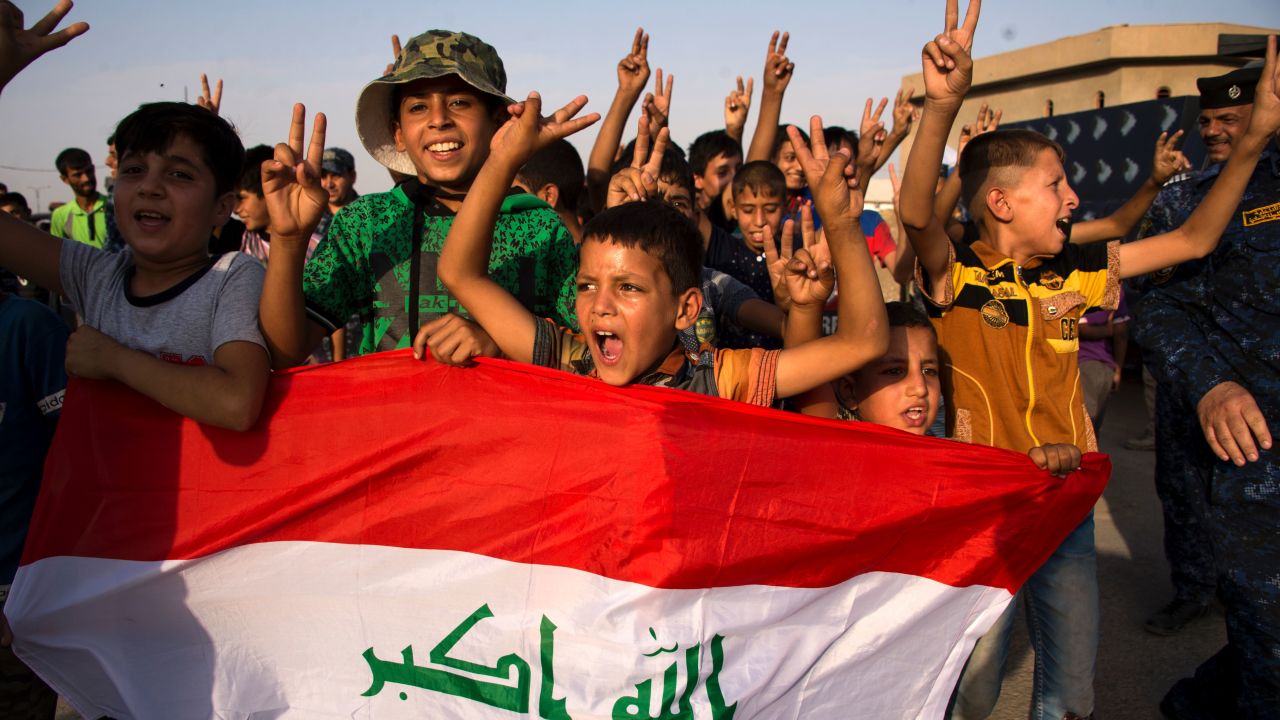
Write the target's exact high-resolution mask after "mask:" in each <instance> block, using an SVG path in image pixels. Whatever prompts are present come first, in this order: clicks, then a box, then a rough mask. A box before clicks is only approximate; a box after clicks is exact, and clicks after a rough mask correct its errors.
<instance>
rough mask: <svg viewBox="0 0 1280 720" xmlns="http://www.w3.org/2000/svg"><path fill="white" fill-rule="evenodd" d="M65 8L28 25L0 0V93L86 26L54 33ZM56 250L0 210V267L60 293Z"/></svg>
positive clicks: (48, 239)
mask: <svg viewBox="0 0 1280 720" xmlns="http://www.w3.org/2000/svg"><path fill="white" fill-rule="evenodd" d="M70 11H71V2H70V0H63V1H62V2H59V3H58V4H57V5H56V6H54V8H53V9H52V10H50V11H49V14H47V15H45V16H44V17H43V18H41V20H40V21H39V22H37V23H36V24H35V25H32V26H31V27H30V28H29V29H28V28H25V27H24V26H23V18H22V11H21V10H19V9H18V8H17V6H15V5H14V4H13V3H11V2H7V1H0V93H3V92H4V88H5V86H7V85H8V84H9V81H10V80H12V79H13V78H14V77H15V76H17V74H18V73H20V72H22V70H23V68H25V67H26V66H28V65H30V64H31V63H32V62H35V60H36V59H37V58H39V57H40V56H41V55H43V54H45V53H47V52H49V51H50V50H53V49H55V48H60V47H62V46H63V45H66V44H67V43H69V42H71V40H72V39H73V38H75V37H76V36H77V35H83V34H84V33H85V31H87V30H88V29H89V26H88V25H87V24H86V23H82V22H80V23H75V24H74V25H70V26H68V27H65V28H63V29H62V30H59V31H57V32H54V31H53V30H54V28H56V27H58V23H60V22H62V18H63V17H65V16H66V14H67V13H68V12H70ZM61 252H62V242H61V241H59V240H58V239H56V238H54V237H52V236H50V235H49V234H48V233H44V232H40V231H39V230H37V229H36V228H35V227H34V226H32V225H28V224H27V223H24V222H22V221H21V220H19V219H17V218H15V217H13V216H12V215H9V214H8V213H0V266H2V267H4V268H6V269H8V270H11V271H13V272H15V273H17V274H18V275H21V276H22V277H25V278H27V279H28V280H31V281H33V282H34V283H35V284H36V285H39V286H40V287H43V288H47V289H49V290H52V291H54V292H57V293H59V294H60V293H62V280H61V279H60V277H59V275H58V268H59V257H60V255H61Z"/></svg>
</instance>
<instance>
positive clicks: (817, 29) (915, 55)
mask: <svg viewBox="0 0 1280 720" xmlns="http://www.w3.org/2000/svg"><path fill="white" fill-rule="evenodd" d="M961 1H962V2H963V0H961ZM16 4H17V6H18V7H19V8H20V9H22V10H23V12H24V13H25V14H26V16H27V24H28V25H30V24H31V23H33V22H35V20H36V19H38V18H39V17H40V16H42V15H43V14H44V13H45V12H46V11H47V9H48V8H49V7H51V6H52V5H53V0H18V1H17V3H16ZM944 5H945V3H944V2H943V0H890V1H889V2H884V3H871V2H865V1H864V0H844V1H843V2H828V1H827V0H809V2H805V3H803V4H799V3H797V4H796V5H789V4H787V3H778V2H776V1H774V2H757V1H756V0H736V1H735V2H721V1H719V0H707V1H706V2H690V1H689V0H682V1H680V2H670V1H668V0H650V1H649V2H644V3H626V4H623V3H616V2H603V1H601V0H594V1H592V0H584V1H578V0H574V1H566V2H560V1H557V0H550V1H546V2H541V3H529V2H506V1H501V2H499V1H496V0H487V1H486V0H472V1H471V2H464V3H451V4H450V3H444V2H440V1H439V0H435V1H433V2H426V1H425V0H375V1H371V2H368V3H365V4H363V5H356V4H354V3H351V2H349V1H347V2H338V1H336V0H306V1H305V2H303V1H302V0H269V1H268V0H219V1H218V2H216V3H204V2H189V1H184V2H178V1H176V0H79V2H78V3H77V5H76V7H75V8H74V9H73V10H72V11H71V15H70V16H69V18H68V20H66V21H64V25H65V24H66V23H69V22H73V21H77V20H83V21H86V22H88V23H89V24H90V26H91V28H90V30H89V32H88V33H87V34H85V35H84V36H82V37H79V38H77V39H75V40H74V41H72V43H71V44H70V45H68V46H67V47H65V48H62V49H61V50H58V51H55V52H54V53H52V54H50V55H47V56H45V57H43V58H41V59H40V60H37V61H36V62H35V63H34V64H33V65H32V66H30V67H29V68H27V70H26V71H25V72H23V74H21V75H19V76H18V77H17V78H16V79H15V80H14V81H13V82H12V83H11V84H10V86H9V87H8V88H7V89H6V90H5V91H4V94H3V95H2V96H0V131H2V134H3V135H2V136H3V138H4V142H3V143H0V182H4V183H6V184H7V185H8V186H9V188H10V189H11V190H16V191H18V192H22V193H23V194H25V195H26V196H27V199H28V201H29V202H31V203H32V204H33V206H34V205H35V203H36V201H37V198H38V200H39V202H40V206H39V207H41V208H44V207H47V205H48V203H49V202H50V201H51V200H63V201H65V200H70V199H71V192H70V190H69V189H68V188H67V187H66V186H65V185H63V184H62V183H61V182H60V180H59V178H58V175H57V173H56V171H54V170H53V160H54V157H55V156H56V155H57V154H58V152H59V151H61V150H62V149H63V148H66V147H82V148H84V149H86V150H88V151H89V153H90V155H92V157H93V159H94V161H95V164H97V165H98V166H99V172H98V177H99V181H100V183H101V181H102V180H103V179H104V178H105V177H106V175H107V171H106V168H105V166H103V165H102V161H103V159H104V157H105V151H106V138H107V136H108V135H110V134H111V131H112V129H113V128H114V126H115V124H116V123H117V122H118V121H119V120H120V118H122V117H124V116H125V115H126V114H128V113H129V112H130V111H132V110H133V109H135V108H136V107H137V106H138V105H139V104H141V103H145V102H151V101H155V100H182V99H184V98H186V99H188V100H191V101H194V100H195V97H196V95H198V94H199V91H200V73H202V72H204V73H208V74H209V76H210V78H222V79H223V80H224V92H223V99H222V114H223V116H224V117H226V118H228V119H230V120H231V121H232V122H233V123H234V124H235V125H236V127H237V128H238V129H239V131H240V135H241V137H242V139H243V140H244V143H245V145H246V147H247V146H252V145H257V144H259V143H267V144H274V143H276V142H279V141H281V140H283V139H284V138H285V136H286V133H287V131H288V125H289V117H290V110H291V108H292V106H293V103H295V102H303V103H305V104H306V106H307V109H308V113H309V114H312V113H314V112H316V111H323V112H324V113H325V114H326V115H327V117H328V120H329V137H328V142H327V144H328V145H329V146H339V147H344V148H347V149H348V150H350V151H351V152H352V153H353V155H355V157H356V166H357V170H358V174H359V178H358V180H357V182H356V188H357V190H359V191H361V192H376V191H380V190H386V189H388V188H389V187H390V185H391V181H390V179H389V178H388V176H387V174H386V172H385V171H383V170H382V167H381V166H380V165H378V164H377V163H376V162H374V160H373V159H372V158H370V157H369V156H368V154H367V153H365V152H364V151H363V148H362V146H361V144H360V140H359V138H358V136H357V135H356V132H355V119H354V112H355V100H356V97H357V96H358V95H359V92H360V89H361V88H362V87H363V86H364V85H365V84H367V83H368V82H369V81H371V80H373V79H375V78H377V77H378V76H379V75H381V73H382V70H383V68H384V67H385V66H386V64H387V63H388V62H389V61H390V60H391V49H390V40H389V38H390V36H391V34H392V33H398V34H399V35H400V37H401V38H402V39H407V38H408V37H410V36H412V35H415V34H418V33H420V32H423V31H425V30H428V29H432V28H445V29H451V30H463V31H466V32H470V33H472V34H473V35H477V36H479V37H480V38H482V39H483V40H485V41H486V42H488V43H490V44H492V45H493V46H494V47H496V48H497V50H498V52H499V54H500V55H501V56H502V58H503V61H504V63H505V65H506V70H507V77H508V84H507V91H508V94H509V95H511V96H513V97H516V98H522V97H524V96H525V95H526V94H527V93H528V92H529V91H530V90H538V91H539V92H540V93H541V94H542V96H543V98H544V102H545V103H546V104H547V105H552V104H554V105H555V106H557V107H558V106H559V105H561V104H563V103H564V102H566V101H568V100H569V99H570V98H572V97H573V96H575V95H578V94H585V95H587V96H588V98H589V99H590V102H589V103H588V106H587V112H590V111H599V112H601V113H603V112H604V111H605V110H606V109H607V108H608V106H609V103H610V101H611V100H612V98H613V93H614V91H615V90H616V87H617V76H616V71H615V67H616V65H617V62H618V60H619V59H621V58H622V57H623V56H624V55H625V54H626V53H627V52H629V50H630V43H631V37H632V35H633V34H634V32H635V28H636V27H638V26H643V27H644V28H645V30H646V31H647V32H648V33H649V35H650V42H649V62H650V66H651V67H652V68H653V69H654V70H655V71H656V69H657V68H659V67H661V68H663V69H664V70H665V71H666V72H668V73H674V75H675V83H674V91H673V107H672V116H671V129H672V137H673V139H674V140H676V141H677V142H679V143H680V144H682V145H683V146H685V147H687V146H688V143H690V142H691V141H692V140H693V138H694V137H696V136H697V135H698V134H700V133H702V132H705V131H707V130H711V129H715V128H717V127H722V126H723V116H722V112H723V104H724V97H725V95H726V94H728V92H729V91H730V89H732V88H733V87H734V83H735V78H736V76H738V75H743V76H744V77H745V76H751V77H754V78H755V80H756V89H755V97H754V98H753V107H752V111H751V112H752V114H751V117H750V119H749V120H748V124H747V137H748V138H750V133H751V132H752V128H753V127H754V125H755V112H756V109H757V108H758V106H759V95H760V86H759V81H760V74H761V70H762V69H763V65H764V56H765V49H766V46H767V43H768V40H769V36H770V34H771V33H772V32H773V31H774V30H775V29H778V30H787V31H789V32H790V33H791V44H790V47H789V48H788V55H789V56H790V58H791V60H792V61H793V62H795V64H796V70H795V77H794V79H793V80H792V82H791V86H790V88H789V90H788V92H787V96H786V99H785V102H784V105H783V114H782V119H783V121H784V122H796V123H806V124H807V118H808V116H809V115H811V114H815V113H816V114H820V115H822V116H823V118H824V120H825V121H826V122H827V124H842V125H846V126H854V127H856V126H857V122H858V118H859V117H860V116H861V112H862V106H863V103H864V102H865V100H866V98H867V97H870V96H873V95H874V96H875V97H877V98H878V97H880V96H892V94H893V93H894V92H895V91H896V90H897V88H898V86H899V85H900V83H901V78H902V77H903V76H904V75H908V74H910V73H913V72H918V71H919V69H920V61H919V57H920V56H919V52H920V47H921V46H922V45H923V44H924V43H925V42H927V41H928V40H929V39H931V38H932V37H933V35H935V34H936V33H937V32H939V31H941V29H942V20H943V9H944ZM788 7H792V8H796V9H795V10H794V11H793V12H790V13H787V12H784V11H785V10H786V9H787V8H788ZM962 14H963V10H962ZM1194 22H1231V23H1239V24H1245V25H1257V26H1263V27H1272V28H1280V2H1276V0H1222V1H1219V2H1212V3H1211V2H1206V1H1205V0H1199V1H1198V2H1191V1H1189V0H1160V1H1158V2H1157V1H1154V0H1125V1H1124V2H1114V0H1072V1H1071V2H1052V3H1049V2H1044V1H1043V0H1039V1H1037V2H1026V1H1025V0H988V2H986V3H984V5H983V8H982V18H981V21H980V23H979V28H978V32H977V36H976V41H975V48H974V52H975V55H976V56H977V57H983V56H985V55H992V54H996V53H1000V52H1005V51H1008V50H1014V49H1018V48H1022V47H1026V46H1029V45H1035V44H1038V43H1043V42H1048V41H1050V40H1054V39H1057V38H1060V37H1065V36H1068V35H1075V34H1080V33H1086V32H1091V31H1094V30H1097V29H1100V28H1103V27H1106V26H1109V25H1119V24H1156V23H1194ZM886 115H887V113H886ZM632 119H633V121H634V119H635V115H634V114H633V116H632ZM308 129H309V128H308ZM594 138H595V128H594V127H593V128H588V129H587V130H585V131H583V132H581V133H579V134H578V135H576V136H574V137H573V138H571V141H572V142H573V143H574V144H575V145H576V146H577V147H578V148H579V150H580V151H581V152H582V154H583V156H584V159H585V156H586V153H587V152H588V151H589V148H590V143H591V142H592V141H593V140H594Z"/></svg>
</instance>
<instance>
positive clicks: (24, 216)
mask: <svg viewBox="0 0 1280 720" xmlns="http://www.w3.org/2000/svg"><path fill="white" fill-rule="evenodd" d="M0 212H5V213H9V214H10V215H12V216H14V217H16V218H18V219H19V220H21V221H23V222H31V206H30V205H28V204H27V198H26V197H25V196H24V195H23V194H22V193H16V192H15V193H11V192H9V191H8V190H4V191H0Z"/></svg>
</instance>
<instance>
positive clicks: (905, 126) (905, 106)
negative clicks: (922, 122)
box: [872, 88, 919, 173]
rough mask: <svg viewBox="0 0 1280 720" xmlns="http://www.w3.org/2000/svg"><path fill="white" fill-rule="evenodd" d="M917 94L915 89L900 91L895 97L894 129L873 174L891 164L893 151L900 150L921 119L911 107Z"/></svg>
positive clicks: (886, 140)
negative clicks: (886, 164)
mask: <svg viewBox="0 0 1280 720" xmlns="http://www.w3.org/2000/svg"><path fill="white" fill-rule="evenodd" d="M914 94H915V88H907V89H906V90H903V89H901V88H899V89H898V94H897V95H894V97H893V128H892V129H891V130H889V134H888V136H886V137H885V141H884V147H883V148H881V149H880V156H879V157H878V158H877V159H876V166H875V168H873V169H872V172H873V173H874V172H876V171H878V170H880V168H882V167H884V165H885V163H887V162H889V158H890V157H893V151H894V150H897V149H898V146H899V145H901V144H902V141H903V140H906V139H907V136H908V135H910V134H911V128H912V126H913V125H914V124H915V121H916V119H917V118H918V117H919V111H918V110H916V109H915V108H914V107H912V105H911V97H912V96H913V95H914Z"/></svg>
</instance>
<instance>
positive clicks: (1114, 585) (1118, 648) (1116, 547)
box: [57, 378, 1226, 720]
mask: <svg viewBox="0 0 1280 720" xmlns="http://www.w3.org/2000/svg"><path fill="white" fill-rule="evenodd" d="M1145 423H1146V418H1145V410H1144V409H1143V405H1142V388H1141V385H1140V384H1139V383H1138V382H1137V380H1136V378H1135V379H1133V380H1130V381H1128V382H1126V384H1125V385H1123V386H1122V387H1121V389H1120V392H1119V393H1118V394H1117V395H1116V396H1115V397H1114V398H1112V402H1111V406H1110V407H1109V408H1108V409H1107V417H1106V424H1105V425H1104V426H1103V428H1102V431H1101V433H1100V438H1099V443H1100V446H1101V449H1102V451H1103V452H1106V453H1109V454H1110V455H1111V462H1112V466H1113V475H1112V478H1111V484H1110V485H1109V486H1108V487H1107V490H1106V492H1105V493H1104V494H1103V497H1102V500H1101V501H1100V502H1099V503H1098V508H1097V511H1096V512H1095V515H1094V519H1095V523H1096V526H1097V542H1098V575H1099V584H1100V586H1101V599H1102V642H1101V648H1100V650H1099V656H1098V674H1097V680H1096V682H1095V690H1096V693H1097V717H1098V718H1100V719H1101V720H1114V719H1123V720H1148V719H1150V720H1159V718H1160V712H1159V710H1158V709H1157V705H1158V703H1159V702H1160V698H1161V697H1162V696H1163V695H1164V693H1165V691H1166V690H1168V688H1169V687H1170V686H1171V685H1173V683H1174V682H1175V681H1176V680H1177V679H1178V678H1181V677H1184V676H1188V675H1190V674H1191V673H1192V672H1193V671H1194V670H1195V667H1196V665H1198V664H1199V663H1200V661H1201V660H1203V659H1205V658H1207V657H1209V656H1210V655H1212V654H1213V653H1215V652H1217V650H1218V649H1219V648H1220V647H1222V645H1223V643H1224V642H1225V641H1226V633H1225V630H1224V629H1223V621H1222V614H1221V612H1219V611H1217V610H1215V611H1214V612H1213V613H1211V614H1210V615H1209V616H1207V617H1206V618H1204V619H1201V620H1200V621H1198V622H1196V623H1195V624H1193V625H1192V626H1190V627H1188V628H1187V629H1186V630H1185V631H1183V633H1182V634H1180V635H1177V636H1175V637H1168V638H1166V637H1157V636H1155V635H1151V634H1150V633H1147V632H1146V631H1144V630H1143V629H1142V623H1143V621H1144V620H1145V619H1146V617H1147V616H1148V615H1149V614H1150V613H1151V612H1152V611H1153V610H1155V609H1157V608H1158V607H1160V606H1161V605H1163V604H1164V603H1165V602H1166V601H1167V600H1168V599H1169V598H1170V597H1171V595H1172V588H1171V586H1170V584H1169V569H1168V565H1167V564H1166V563H1165V559H1164V550H1163V549H1162V547H1161V537H1162V532H1163V521H1162V519H1161V516H1160V504H1159V500H1157V498H1156V494H1155V486H1154V480H1153V475H1152V472H1153V468H1154V466H1155V455H1154V454H1153V453H1149V452H1134V451H1129V450H1125V449H1124V446H1123V444H1122V443H1123V442H1124V440H1125V439H1126V438H1129V437H1133V436H1135V435H1138V434H1139V433H1141V432H1142V428H1143V426H1144V425H1145ZM1017 627H1018V631H1017V632H1016V633H1015V635H1014V638H1013V647H1012V649H1011V651H1010V656H1009V666H1008V668H1009V669H1008V674H1007V675H1006V677H1005V683H1004V691H1003V693H1002V695H1001V698H1000V704H999V705H998V706H997V707H996V712H995V714H994V715H993V716H992V718H993V719H994V720H1021V719H1022V718H1025V717H1026V716H1027V708H1028V707H1029V705H1030V700H1029V697H1030V689H1031V667H1032V654H1031V652H1030V649H1029V647H1028V645H1027V637H1026V632H1025V620H1024V618H1023V617H1021V616H1020V617H1019V619H1018V622H1017ZM77 717H78V716H77V715H76V713H75V712H74V711H73V710H71V709H70V707H68V706H65V705H63V706H60V708H59V712H58V716H57V720H75V719H76V718H77Z"/></svg>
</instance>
